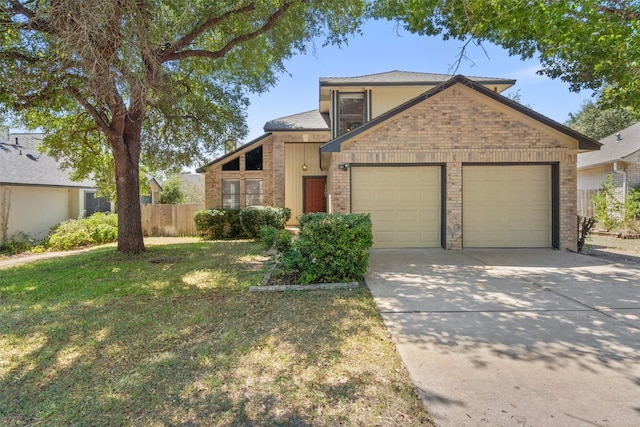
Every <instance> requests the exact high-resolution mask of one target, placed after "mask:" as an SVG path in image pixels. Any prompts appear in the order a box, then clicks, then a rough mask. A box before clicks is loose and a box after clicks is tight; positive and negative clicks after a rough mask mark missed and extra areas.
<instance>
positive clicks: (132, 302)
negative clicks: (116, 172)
mask: <svg viewBox="0 0 640 427" xmlns="http://www.w3.org/2000/svg"><path fill="white" fill-rule="evenodd" d="M264 261H265V258H264V257H263V255H262V253H261V250H260V247H259V245H258V244H255V243H249V242H213V243H212V242H197V243H185V244H168V245H162V246H149V247H148V250H147V252H146V253H144V254H143V255H140V256H136V257H131V256H123V255H119V254H116V253H114V249H113V247H104V248H98V249H95V250H92V251H89V252H84V253H80V254H76V255H72V256H68V257H64V258H57V259H50V260H44V261H39V262H37V263H32V264H27V265H23V266H20V267H14V268H10V269H5V270H0V425H2V426H14V425H47V426H54V425H55V426H57V425H87V426H89V425H90V426H117V425H144V426H153V425H158V426H160V425H206V426H210V425H217V426H231V425H242V426H245V425H256V426H276V425H277V426H286V425H295V426H302V425H312V426H334V425H347V426H351V425H363V426H373V425H381V426H391V425H425V424H426V425H428V424H429V417H428V415H427V414H426V412H425V411H424V409H423V406H422V404H421V403H420V401H419V399H418V398H417V397H416V395H415V393H414V387H413V385H412V384H411V382H410V380H409V378H408V375H407V372H406V370H405V369H404V367H403V366H402V364H401V362H400V360H399V357H398V355H397V353H396V351H395V347H394V345H393V344H392V343H391V341H390V339H389V337H388V336H387V334H386V331H385V329H384V327H383V325H382V322H381V319H380V317H379V315H378V313H377V311H376V309H375V305H374V303H373V301H372V299H371V296H370V295H369V293H368V291H367V290H366V288H361V289H358V290H353V291H333V292H323V291H313V292H298V293H284V294H283V293H267V294H265V293H251V292H249V291H248V288H249V286H251V285H255V284H257V283H259V282H260V280H261V278H262V275H263V272H264V269H265V267H264Z"/></svg>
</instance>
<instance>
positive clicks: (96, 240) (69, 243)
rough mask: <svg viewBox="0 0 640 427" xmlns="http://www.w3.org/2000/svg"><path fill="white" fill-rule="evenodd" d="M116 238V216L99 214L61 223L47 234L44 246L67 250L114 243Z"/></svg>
mask: <svg viewBox="0 0 640 427" xmlns="http://www.w3.org/2000/svg"><path fill="white" fill-rule="evenodd" d="M117 238H118V217H117V215H113V214H110V213H101V212H99V213H95V214H93V215H91V216H90V217H87V218H81V219H69V220H67V221H63V222H61V223H60V224H59V225H58V226H56V227H55V228H54V229H53V230H52V231H51V233H50V234H49V237H48V238H47V243H46V245H47V246H48V247H49V248H51V249H56V250H69V249H73V248H77V247H80V246H88V245H97V244H101V243H109V242H114V241H116V240H117Z"/></svg>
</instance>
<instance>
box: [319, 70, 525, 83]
mask: <svg viewBox="0 0 640 427" xmlns="http://www.w3.org/2000/svg"><path fill="white" fill-rule="evenodd" d="M452 77H453V76H452V75H451V74H437V73H418V72H412V71H398V70H395V71H389V72H386V73H378V74H367V75H364V76H357V77H321V78H320V86H333V85H346V86H348V85H387V84H393V85H402V84H406V85H408V84H411V85H423V84H427V85H433V84H439V83H444V82H446V81H449V80H450V79H451V78H452ZM468 78H469V79H470V80H473V81H476V82H479V83H484V84H487V83H499V84H511V85H513V84H515V80H512V79H502V78H495V77H472V76H468Z"/></svg>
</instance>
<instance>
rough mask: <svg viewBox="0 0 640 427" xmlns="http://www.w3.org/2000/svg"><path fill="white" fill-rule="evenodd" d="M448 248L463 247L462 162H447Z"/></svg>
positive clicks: (446, 230) (445, 219) (446, 231)
mask: <svg viewBox="0 0 640 427" xmlns="http://www.w3.org/2000/svg"><path fill="white" fill-rule="evenodd" d="M445 167H446V176H447V182H446V191H447V198H446V201H445V203H446V206H445V211H446V218H444V221H445V222H446V229H445V233H446V234H445V237H446V248H447V249H453V250H460V249H462V162H449V163H447V164H446V166H445Z"/></svg>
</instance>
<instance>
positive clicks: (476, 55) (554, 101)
mask: <svg viewBox="0 0 640 427" xmlns="http://www.w3.org/2000/svg"><path fill="white" fill-rule="evenodd" d="M362 30H363V34H362V35H359V36H354V37H352V38H351V39H350V41H349V44H348V45H347V46H343V47H337V46H328V47H322V43H321V42H318V43H317V44H316V45H315V46H312V47H310V48H309V52H308V53H307V54H305V55H296V56H294V57H293V58H291V59H290V60H289V61H287V62H286V63H285V66H286V69H287V72H286V73H284V74H283V75H281V76H280V79H279V81H278V83H277V84H276V86H275V87H273V88H272V89H271V90H270V91H269V92H268V93H264V94H261V95H253V96H251V97H250V101H251V105H250V107H249V109H248V111H247V124H248V126H249V135H248V137H247V138H246V139H245V141H244V142H246V141H250V140H252V139H254V138H257V137H259V136H260V135H262V134H263V133H264V132H263V129H262V127H263V126H264V124H265V123H266V122H267V121H269V120H271V119H275V118H278V117H283V116H288V115H290V114H296V113H300V112H303V111H309V110H313V109H316V108H318V95H319V92H318V79H319V78H320V77H351V76H360V75H364V74H373V73H381V72H385V71H392V70H401V71H417V72H427V73H443V74H449V73H451V70H450V68H451V65H452V64H454V63H455V61H456V59H457V57H458V55H459V53H460V48H461V47H462V45H463V42H461V41H456V40H453V41H447V42H444V41H443V40H442V38H441V37H424V36H417V35H413V34H411V33H408V32H407V31H404V30H402V29H399V28H398V27H397V26H396V24H394V23H390V22H386V21H372V22H368V23H367V24H366V25H365V26H364V27H363V29H362ZM485 50H486V54H485ZM467 57H468V58H469V59H470V60H471V61H472V62H470V61H464V62H463V63H462V64H461V66H460V68H459V69H458V71H457V74H463V75H466V76H482V77H503V78H509V79H516V84H515V86H514V87H512V88H511V89H508V90H507V91H506V92H504V93H514V92H515V91H517V90H519V94H520V96H521V102H522V103H523V104H524V105H527V106H529V107H531V108H533V109H534V110H535V111H537V112H539V113H541V114H543V115H545V116H547V117H549V118H551V119H553V120H555V121H557V122H560V123H564V122H565V121H566V120H567V119H568V118H569V113H576V112H578V110H579V109H580V106H581V104H582V103H583V102H584V101H585V100H588V99H591V92H590V91H583V92H580V93H577V94H576V93H573V92H570V91H569V86H568V85H567V84H565V83H562V82H561V81H560V80H551V79H549V78H547V77H543V76H538V75H536V71H537V70H538V69H539V68H540V64H539V62H538V61H537V60H529V61H521V60H520V58H519V57H509V56H508V54H507V52H506V51H505V50H504V49H502V48H500V47H497V46H493V45H489V44H486V45H484V50H483V49H482V48H480V47H477V46H475V45H470V46H469V48H468V50H467Z"/></svg>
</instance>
